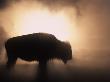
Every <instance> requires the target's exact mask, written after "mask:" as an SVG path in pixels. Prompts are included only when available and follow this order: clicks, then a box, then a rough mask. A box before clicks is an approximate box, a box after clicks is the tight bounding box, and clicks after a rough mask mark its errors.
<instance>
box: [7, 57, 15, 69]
mask: <svg viewBox="0 0 110 82" xmlns="http://www.w3.org/2000/svg"><path fill="white" fill-rule="evenodd" d="M16 60H17V57H12V56H8V61H7V68H8V69H10V68H13V67H14V65H15V64H16Z"/></svg>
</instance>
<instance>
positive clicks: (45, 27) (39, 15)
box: [15, 10, 70, 40]
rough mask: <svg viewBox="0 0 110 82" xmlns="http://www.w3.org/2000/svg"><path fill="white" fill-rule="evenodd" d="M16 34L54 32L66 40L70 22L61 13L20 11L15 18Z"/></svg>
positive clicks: (68, 34)
mask: <svg viewBox="0 0 110 82" xmlns="http://www.w3.org/2000/svg"><path fill="white" fill-rule="evenodd" d="M15 21H16V24H15V28H19V29H16V30H17V31H18V32H17V33H18V34H17V35H25V34H30V33H37V32H46V33H51V34H54V35H55V36H56V37H57V38H58V39H60V40H67V39H68V38H69V36H70V28H69V27H70V24H69V22H68V20H67V19H66V16H64V14H63V13H57V14H53V13H50V12H48V11H35V10H33V11H27V12H22V13H21V14H19V15H18V16H17V18H16V20H15Z"/></svg>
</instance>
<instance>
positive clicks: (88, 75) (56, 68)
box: [0, 51, 110, 82]
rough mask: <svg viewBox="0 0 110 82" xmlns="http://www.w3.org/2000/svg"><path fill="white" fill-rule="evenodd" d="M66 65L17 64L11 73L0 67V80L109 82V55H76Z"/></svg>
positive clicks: (107, 53)
mask: <svg viewBox="0 0 110 82" xmlns="http://www.w3.org/2000/svg"><path fill="white" fill-rule="evenodd" d="M73 57H74V58H73V60H72V61H69V62H68V64H67V65H65V64H63V63H62V62H60V61H59V62H58V61H50V62H49V63H48V65H47V67H44V68H40V67H39V65H38V63H33V64H32V63H31V64H17V65H16V66H15V68H14V69H13V70H11V72H9V71H8V70H7V69H6V68H5V65H0V80H1V82H2V81H7V82H8V81H11V82H24V81H25V82H41V81H43V82H44V81H45V82H98V81H101V82H109V81H110V65H109V62H110V60H109V59H110V53H109V52H103V53H102V52H94V53H89V52H88V53H87V52H86V53H85V52H84V51H83V52H81V53H76V54H74V56H73Z"/></svg>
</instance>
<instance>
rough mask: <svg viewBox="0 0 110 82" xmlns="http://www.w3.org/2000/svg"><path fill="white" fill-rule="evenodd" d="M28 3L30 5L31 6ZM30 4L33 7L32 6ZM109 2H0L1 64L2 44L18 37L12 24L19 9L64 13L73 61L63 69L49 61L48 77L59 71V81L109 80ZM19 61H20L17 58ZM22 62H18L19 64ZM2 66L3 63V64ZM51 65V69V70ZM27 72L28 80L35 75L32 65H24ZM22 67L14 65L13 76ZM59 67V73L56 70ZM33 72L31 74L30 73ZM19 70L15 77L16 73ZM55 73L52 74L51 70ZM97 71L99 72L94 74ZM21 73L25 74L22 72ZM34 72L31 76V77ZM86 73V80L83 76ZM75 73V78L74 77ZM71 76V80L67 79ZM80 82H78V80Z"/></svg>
mask: <svg viewBox="0 0 110 82" xmlns="http://www.w3.org/2000/svg"><path fill="white" fill-rule="evenodd" d="M30 3H31V4H30ZM32 4H33V5H32ZM109 4H110V0H1V1H0V37H1V38H0V52H1V55H0V62H1V64H2V63H3V62H4V61H5V62H6V52H5V48H4V47H3V46H4V42H5V41H6V40H7V39H8V38H10V37H13V36H17V34H16V32H15V29H16V28H15V25H14V14H16V12H19V9H20V8H22V9H23V8H24V10H25V8H26V7H28V8H29V9H31V8H34V7H36V8H38V9H39V8H41V9H47V10H49V11H50V12H52V13H53V14H54V13H58V12H60V11H63V12H64V13H66V15H67V17H68V19H69V21H70V23H71V25H72V26H73V27H72V28H71V30H72V31H71V32H72V33H71V34H72V35H71V39H70V40H69V41H70V42H71V45H72V49H73V60H71V61H69V63H68V64H67V65H66V66H65V65H63V64H62V63H61V62H60V61H53V62H49V67H50V68H49V70H50V76H51V74H53V76H57V74H56V73H55V72H61V78H64V77H66V78H65V79H72V76H74V77H76V78H80V80H83V79H84V78H85V79H87V78H86V77H87V76H88V78H89V79H90V78H91V77H93V78H94V79H101V78H100V77H105V80H106V81H107V80H110V79H108V78H109V75H110V72H109V68H110V65H109V62H110V37H109V35H110V16H109V15H110V9H109V8H110V5H109ZM18 60H19V59H18ZM20 61H21V62H23V61H22V60H19V62H20ZM3 64H4V63H3ZM53 66H54V69H53ZM27 67H28V69H27V71H31V75H30V76H28V75H27V76H26V75H24V76H26V77H31V79H32V78H33V76H34V71H35V68H34V67H35V66H34V65H33V66H29V65H28V64H27ZM23 68H24V69H25V66H23V67H22V66H21V67H19V66H16V67H15V71H16V72H15V73H16V74H17V75H18V76H20V74H22V72H23V71H21V69H23ZM59 68H62V71H61V70H60V69H59ZM32 69H34V71H32ZM18 70H19V71H20V74H18V72H17V71H18ZM53 70H54V71H53ZM97 70H98V71H97ZM23 73H24V72H23ZM32 73H33V74H32ZM84 73H86V74H85V77H84V76H83V74H84ZM75 74H76V75H75ZM69 77H70V78H69ZM75 80H76V79H75ZM78 81H79V80H78Z"/></svg>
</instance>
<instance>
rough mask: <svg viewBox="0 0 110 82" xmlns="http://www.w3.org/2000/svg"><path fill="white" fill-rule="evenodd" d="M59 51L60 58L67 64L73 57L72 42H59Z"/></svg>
mask: <svg viewBox="0 0 110 82" xmlns="http://www.w3.org/2000/svg"><path fill="white" fill-rule="evenodd" d="M57 53H58V54H57V56H58V59H61V60H62V61H63V62H64V64H66V63H67V61H68V60H71V59H72V49H71V45H70V43H69V42H62V43H61V44H59V48H58V51H57Z"/></svg>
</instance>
